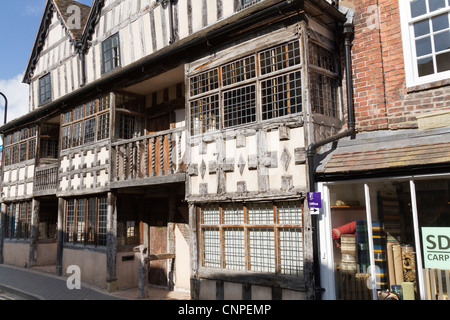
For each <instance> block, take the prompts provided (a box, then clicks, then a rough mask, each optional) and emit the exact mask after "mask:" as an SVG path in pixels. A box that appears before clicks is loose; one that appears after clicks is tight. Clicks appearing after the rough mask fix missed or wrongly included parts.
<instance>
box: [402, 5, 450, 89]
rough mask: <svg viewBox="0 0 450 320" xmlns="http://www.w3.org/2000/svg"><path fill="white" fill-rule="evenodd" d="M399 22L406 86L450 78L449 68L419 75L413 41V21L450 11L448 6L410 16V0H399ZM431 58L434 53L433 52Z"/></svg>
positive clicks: (434, 55)
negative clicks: (417, 15) (413, 16)
mask: <svg viewBox="0 0 450 320" xmlns="http://www.w3.org/2000/svg"><path fill="white" fill-rule="evenodd" d="M399 11H400V22H401V32H402V43H403V58H404V62H405V78H406V87H413V86H418V85H423V84H427V83H430V82H435V81H440V80H444V79H448V78H450V70H449V71H445V72H440V73H433V74H431V75H427V76H423V77H419V73H418V68H417V63H416V61H417V58H416V47H415V41H414V27H413V23H415V22H418V21H421V20H423V19H426V18H430V17H433V16H437V15H440V14H442V13H446V12H450V7H447V8H444V9H439V10H437V11H434V12H433V13H431V14H430V13H427V14H424V15H421V16H419V17H416V18H411V9H410V0H399ZM432 54H433V58H435V57H436V54H435V53H434V52H433V53H432Z"/></svg>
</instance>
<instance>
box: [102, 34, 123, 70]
mask: <svg viewBox="0 0 450 320" xmlns="http://www.w3.org/2000/svg"><path fill="white" fill-rule="evenodd" d="M102 52H103V74H106V73H108V72H110V71H112V70H114V69H116V68H118V67H120V48H119V34H118V33H116V34H115V35H113V36H111V37H109V38H108V39H106V40H105V41H103V43H102Z"/></svg>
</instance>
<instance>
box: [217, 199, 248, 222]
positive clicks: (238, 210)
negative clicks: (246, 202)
mask: <svg viewBox="0 0 450 320" xmlns="http://www.w3.org/2000/svg"><path fill="white" fill-rule="evenodd" d="M222 211H223V223H225V224H243V223H244V211H243V207H242V204H239V203H229V204H226V205H224V206H223V208H222Z"/></svg>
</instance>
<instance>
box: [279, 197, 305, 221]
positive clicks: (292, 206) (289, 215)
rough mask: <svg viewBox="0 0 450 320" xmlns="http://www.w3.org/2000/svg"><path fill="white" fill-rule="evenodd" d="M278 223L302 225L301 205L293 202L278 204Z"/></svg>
mask: <svg viewBox="0 0 450 320" xmlns="http://www.w3.org/2000/svg"><path fill="white" fill-rule="evenodd" d="M278 223H279V224H299V225H302V207H301V204H300V203H296V202H293V201H286V202H281V203H278Z"/></svg>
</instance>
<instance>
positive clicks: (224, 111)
mask: <svg viewBox="0 0 450 320" xmlns="http://www.w3.org/2000/svg"><path fill="white" fill-rule="evenodd" d="M189 85H190V98H191V99H190V119H191V134H192V135H196V134H203V133H207V132H214V131H216V130H220V129H225V128H231V127H235V126H238V125H244V124H250V123H255V122H257V121H264V120H269V119H273V118H278V117H283V116H288V115H292V114H296V113H299V112H301V111H302V85H301V59H300V45H299V41H298V40H295V41H292V42H289V43H284V44H281V45H278V46H276V47H272V48H269V49H266V50H263V51H260V52H256V53H254V54H252V55H249V56H246V57H242V58H239V59H236V60H234V61H230V62H227V63H225V64H223V65H220V66H218V67H216V68H213V69H210V70H207V71H205V72H203V73H200V74H196V75H193V76H192V77H190V83H189Z"/></svg>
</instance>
